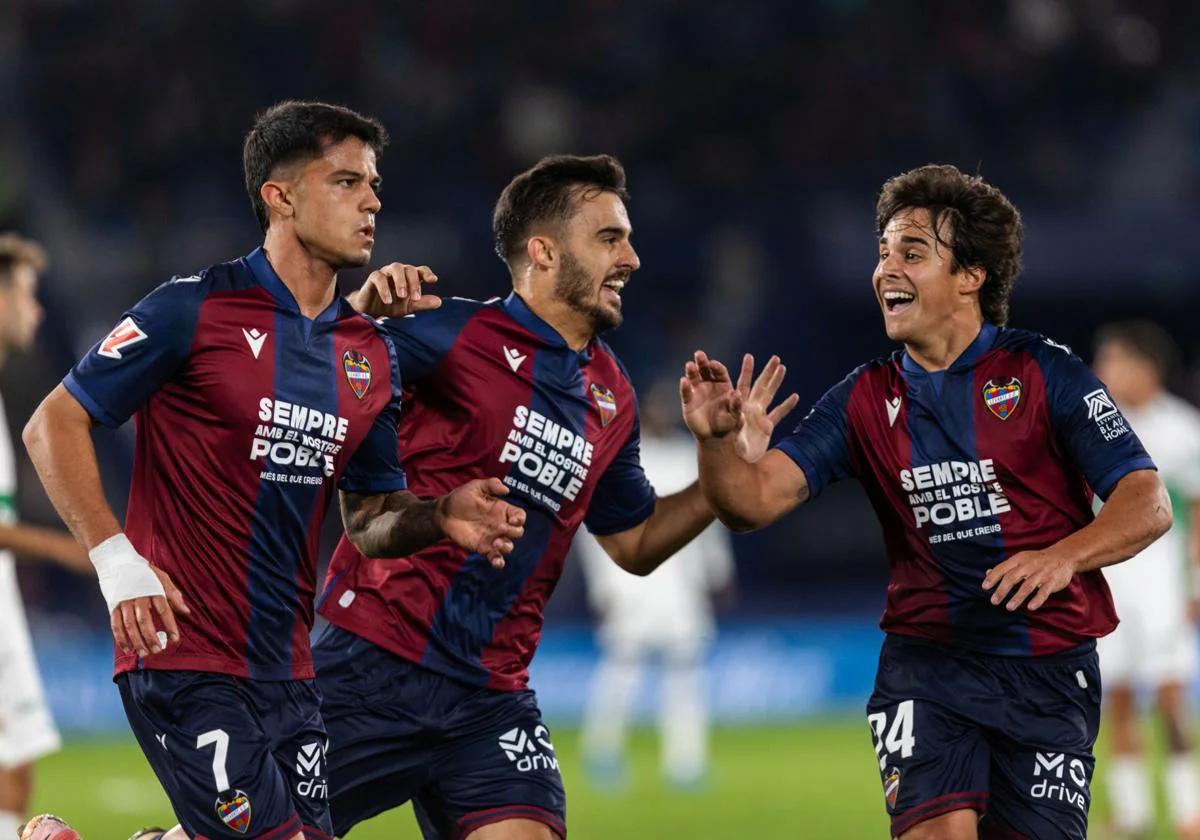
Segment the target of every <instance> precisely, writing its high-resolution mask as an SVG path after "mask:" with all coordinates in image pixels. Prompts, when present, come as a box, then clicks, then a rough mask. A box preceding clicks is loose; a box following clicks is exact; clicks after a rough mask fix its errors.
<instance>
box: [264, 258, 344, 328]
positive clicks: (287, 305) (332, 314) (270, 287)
mask: <svg viewBox="0 0 1200 840" xmlns="http://www.w3.org/2000/svg"><path fill="white" fill-rule="evenodd" d="M246 265H248V266H250V273H251V274H253V275H254V279H255V280H256V281H258V285H260V286H262V287H263V288H264V289H266V290H267V291H268V292H270V293H271V297H273V298H275V302H276V303H278V304H279V306H280V308H282V309H286V310H288V311H289V312H295V313H296V314H297V315H300V317H301V318H303V317H304V315H302V314H301V313H300V304H298V303H296V297H295V295H293V294H292V290H291V289H289V288H288V287H287V286H286V285H284V283H283V281H282V280H280V279H279V275H278V274H276V273H275V268H274V266H272V265H271V261H270V260H268V259H267V252H266V251H264V250H263V249H262V247H261V246H260V247H258V248H255V249H254V250H253V251H251V252H250V253H249V254H247V255H246ZM341 304H342V298H341V295H338V294H334V296H333V303H331V304H329V306H327V307H325V309H324V310H323V311H322V312H321V314H320V315H318V316H317V317H316V318H313V319H312V320H313V321H333V320H336V319H337V317H338V313H339V312H340V311H341Z"/></svg>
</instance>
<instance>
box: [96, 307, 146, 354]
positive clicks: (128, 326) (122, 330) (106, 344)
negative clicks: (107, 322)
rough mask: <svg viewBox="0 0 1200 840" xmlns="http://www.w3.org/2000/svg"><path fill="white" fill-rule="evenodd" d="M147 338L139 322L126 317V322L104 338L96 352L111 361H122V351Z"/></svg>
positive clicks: (114, 328) (118, 325)
mask: <svg viewBox="0 0 1200 840" xmlns="http://www.w3.org/2000/svg"><path fill="white" fill-rule="evenodd" d="M146 338H147V335H146V334H145V333H144V332H142V328H141V327H139V326H138V325H137V322H135V321H134V320H133V318H132V317H130V316H126V317H125V320H124V321H122V322H121V323H119V324H117V325H116V326H115V327H113V331H112V332H110V333H109V334H108V335H107V336H105V337H104V340H103V341H101V342H100V346H99V347H98V348H96V352H97V353H99V354H100V355H101V356H107V357H108V358H110V359H120V358H122V356H121V351H122V350H124V349H125V348H126V347H131V346H132V345H134V344H137V343H138V342H139V341H145V340H146Z"/></svg>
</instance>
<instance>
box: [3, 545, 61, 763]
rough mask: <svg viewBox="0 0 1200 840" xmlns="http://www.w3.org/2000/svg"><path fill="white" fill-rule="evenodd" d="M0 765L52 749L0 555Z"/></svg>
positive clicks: (22, 624) (20, 611)
mask: <svg viewBox="0 0 1200 840" xmlns="http://www.w3.org/2000/svg"><path fill="white" fill-rule="evenodd" d="M0 685H3V686H4V690H3V691H2V692H0V767H19V766H21V765H23V764H27V763H28V762H30V761H33V760H34V759H37V758H41V757H42V756H44V755H47V754H48V753H52V752H54V751H55V750H57V749H58V748H59V746H60V744H61V741H60V739H59V735H58V729H57V728H56V727H55V726H54V720H53V718H51V716H50V709H49V707H48V706H47V705H46V698H45V693H44V691H43V689H42V679H41V676H40V674H39V673H38V669H37V663H36V661H35V660H34V656H33V643H32V642H31V640H30V638H29V627H28V625H27V624H26V621H25V610H24V607H23V605H22V603H21V594H20V592H19V590H18V589H17V581H16V575H15V573H14V570H13V565H12V560H11V559H4V558H0Z"/></svg>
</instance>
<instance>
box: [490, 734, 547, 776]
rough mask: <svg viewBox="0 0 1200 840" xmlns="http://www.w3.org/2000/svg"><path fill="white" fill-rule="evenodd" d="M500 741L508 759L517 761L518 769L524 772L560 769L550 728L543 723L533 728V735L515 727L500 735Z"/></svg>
mask: <svg viewBox="0 0 1200 840" xmlns="http://www.w3.org/2000/svg"><path fill="white" fill-rule="evenodd" d="M498 743H499V744H500V749H502V750H504V754H505V755H506V756H508V760H509V761H515V762H516V763H517V770H519V771H520V772H522V773H527V772H529V771H530V770H557V769H558V759H557V758H556V757H555V755H554V745H553V744H552V743H550V730H548V729H547V728H546V727H545V726H543V725H542V724H538V725H537V727H536V728H535V729H534V730H533V736H532V737H530V736H529V735H528V734H527V733H526V732H525V730H524V729H522V728H521V727H519V726H516V727H513V728H512V729H510V730H508V731H507V732H505V733H504V734H503V735H501V736H500V740H499V742H498ZM543 750H545V752H543Z"/></svg>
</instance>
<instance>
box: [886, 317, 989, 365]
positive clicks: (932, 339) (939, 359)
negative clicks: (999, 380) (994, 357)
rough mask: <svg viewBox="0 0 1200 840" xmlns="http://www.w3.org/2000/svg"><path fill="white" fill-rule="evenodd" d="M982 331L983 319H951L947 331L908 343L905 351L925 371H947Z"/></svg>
mask: <svg viewBox="0 0 1200 840" xmlns="http://www.w3.org/2000/svg"><path fill="white" fill-rule="evenodd" d="M981 329H983V319H982V318H971V319H965V318H964V319H954V318H951V319H948V320H947V323H946V327H945V329H942V330H940V331H938V332H937V333H936V334H933V335H923V336H921V338H920V340H911V341H906V342H904V349H905V350H906V351H908V355H909V356H911V357H912V360H913V361H914V362H916V363H917V364H918V365H920V366H921V367H922V368H924V369H925V370H927V371H929V372H931V373H932V372H934V371H939V370H946V369H947V368H948V367H950V365H952V364H954V361H955V359H957V358H958V357H959V356H961V355H962V354H963V351H964V350H966V349H967V348H968V347H970V346H971V342H972V341H974V340H975V339H976V337H977V336H978V335H979V331H980V330H981Z"/></svg>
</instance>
